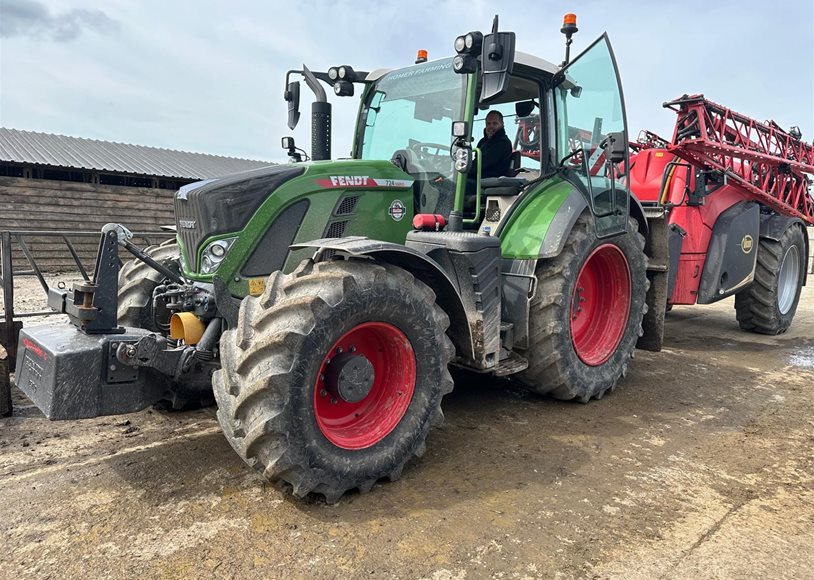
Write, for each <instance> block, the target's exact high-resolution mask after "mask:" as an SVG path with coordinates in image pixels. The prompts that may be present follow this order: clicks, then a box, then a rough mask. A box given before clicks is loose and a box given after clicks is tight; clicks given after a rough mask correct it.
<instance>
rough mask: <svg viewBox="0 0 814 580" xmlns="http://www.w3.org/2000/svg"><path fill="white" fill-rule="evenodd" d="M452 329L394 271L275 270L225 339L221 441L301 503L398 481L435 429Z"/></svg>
mask: <svg viewBox="0 0 814 580" xmlns="http://www.w3.org/2000/svg"><path fill="white" fill-rule="evenodd" d="M448 326H449V318H448V317H447V315H446V313H445V312H444V311H443V310H442V309H441V308H440V307H439V306H438V305H437V304H436V303H435V294H434V293H433V291H432V290H431V289H430V288H429V287H428V286H426V285H425V284H423V283H422V282H420V281H419V280H416V279H415V278H414V277H413V276H412V275H411V274H409V273H408V272H406V271H405V270H402V269H400V268H397V267H394V266H390V265H387V264H377V263H374V262H369V261H366V260H365V261H362V260H359V261H357V260H347V261H345V260H337V261H328V262H320V263H316V264H315V263H313V262H312V261H310V260H309V261H305V262H303V263H302V264H301V265H300V266H299V267H298V268H297V270H296V271H294V272H293V273H291V274H283V273H281V272H275V273H274V274H272V275H271V277H270V278H269V279H268V282H267V285H266V290H265V292H264V293H263V294H262V295H261V296H259V297H251V296H249V297H247V298H245V299H244V300H243V302H242V304H241V307H240V315H239V318H238V325H237V328H236V329H234V330H229V331H227V332H225V333H224V335H223V337H222V338H221V361H222V369H221V370H220V371H217V372H216V373H215V376H214V391H215V398H216V399H217V402H218V421H219V422H220V424H221V427H222V428H223V432H224V435H225V436H226V439H227V440H228V441H229V443H230V444H231V445H232V447H233V448H234V449H235V451H237V453H238V454H239V455H240V456H241V457H242V458H243V460H244V461H245V462H246V463H248V464H249V465H251V466H252V467H254V468H255V469H256V470H257V471H259V472H260V473H262V474H263V477H265V478H266V479H268V480H270V481H272V482H286V483H288V484H290V485H291V487H292V489H293V493H294V495H296V496H298V497H304V496H306V495H308V494H309V493H315V494H322V495H324V496H325V499H326V501H327V502H328V503H335V502H336V501H338V500H339V498H340V497H341V496H342V495H343V494H344V493H345V492H346V491H348V490H352V489H359V491H360V492H367V491H369V490H370V488H371V487H372V486H373V484H374V483H376V482H377V481H378V480H379V479H382V478H388V479H390V480H391V481H392V480H395V479H397V478H398V477H399V476H400V475H401V472H402V468H403V467H404V465H405V463H406V462H407V461H408V460H410V459H411V458H412V457H413V456H417V457H421V456H422V455H423V454H424V451H425V439H426V437H427V433H428V431H429V429H430V427H431V426H434V425H439V424H440V423H441V422H442V421H443V413H442V411H441V399H442V398H443V397H444V395H446V394H447V393H449V392H451V391H452V386H453V383H452V377H451V375H450V373H449V370H448V368H447V366H448V364H449V362H450V361H451V360H452V358H453V356H454V347H453V345H452V342H451V341H450V339H449V338H448V337H447V336H446V329H447V327H448ZM332 364H333V366H331V365H332ZM340 365H341V366H340ZM346 371H349V373H347V374H343V373H346ZM342 377H344V379H343V378H342ZM349 377H352V378H349ZM343 381H344V382H343ZM360 385H361V387H360ZM349 387H352V388H357V387H360V388H361V391H352V390H351V391H350V394H348V393H349V391H348V390H347V388H349ZM343 389H345V390H343ZM354 393H355V394H354Z"/></svg>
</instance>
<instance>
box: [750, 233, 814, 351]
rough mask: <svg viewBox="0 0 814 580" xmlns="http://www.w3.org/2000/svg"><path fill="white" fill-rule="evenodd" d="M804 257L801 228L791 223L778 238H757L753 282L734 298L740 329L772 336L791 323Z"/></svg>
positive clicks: (783, 330) (804, 264)
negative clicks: (758, 239)
mask: <svg viewBox="0 0 814 580" xmlns="http://www.w3.org/2000/svg"><path fill="white" fill-rule="evenodd" d="M807 260H808V258H807V256H806V242H805V234H804V232H803V229H802V227H800V226H798V225H797V224H792V225H791V226H790V227H789V228H787V229H786V231H785V232H783V235H782V236H780V239H779V240H777V241H775V240H770V239H768V238H760V243H759V244H758V250H757V264H756V266H755V280H754V282H752V285H751V286H749V288H747V289H746V290H743V291H742V292H739V293H737V294H736V295H735V314H736V317H737V319H738V325H739V326H740V327H741V329H742V330H746V331H749V332H756V333H759V334H770V335H776V334H781V333H783V332H786V331H787V330H788V328H789V326H791V322H792V320H794V314H795V313H796V312H797V304H798V303H799V301H800V292H801V290H802V288H803V278H804V277H805V268H806V262H807Z"/></svg>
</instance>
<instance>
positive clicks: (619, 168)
mask: <svg viewBox="0 0 814 580" xmlns="http://www.w3.org/2000/svg"><path fill="white" fill-rule="evenodd" d="M553 86H554V89H553V90H554V99H555V109H556V113H555V114H556V116H557V123H556V125H557V158H558V161H559V164H560V167H561V169H562V170H563V173H564V174H565V175H566V176H567V178H568V179H569V180H570V181H572V182H574V183H575V184H576V185H578V186H579V187H580V189H581V190H582V191H583V193H584V194H585V195H586V196H587V198H588V201H589V205H590V208H591V211H592V212H593V214H594V221H595V226H596V233H597V236H599V237H601V238H604V237H609V236H613V235H616V234H620V233H623V232H625V231H626V228H627V219H628V211H629V203H630V197H629V191H628V188H627V183H628V179H627V171H628V169H627V168H628V166H629V165H628V161H629V159H628V146H627V140H628V138H627V135H628V133H627V118H626V115H625V103H624V96H623V94H622V83H621V80H620V78H619V70H618V69H617V67H616V59H615V57H614V55H613V49H612V48H611V45H610V41H609V40H608V35H607V34H603V35H602V36H600V37H599V38H598V39H596V40H595V41H594V42H593V44H591V45H590V46H589V47H588V48H587V49H586V50H585V51H584V52H582V53H581V54H580V55H579V56H578V57H576V58H575V59H574V60H572V61H571V62H570V63H569V64H568V66H566V67H565V68H564V69H563V70H561V71H560V72H559V73H557V74H556V75H555V77H554V80H553ZM610 139H615V140H617V143H616V147H615V148H616V150H617V152H618V151H619V149H623V150H624V160H623V161H619V159H618V158H617V159H616V161H615V162H612V161H611V159H609V157H610V155H609V154H608V152H609V148H608V145H609V142H610ZM620 139H621V140H623V142H621V143H620V142H618V140H620ZM617 155H618V153H617Z"/></svg>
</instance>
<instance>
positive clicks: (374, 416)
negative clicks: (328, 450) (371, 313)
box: [314, 322, 416, 449]
mask: <svg viewBox="0 0 814 580" xmlns="http://www.w3.org/2000/svg"><path fill="white" fill-rule="evenodd" d="M342 353H345V355H347V354H348V353H353V355H354V356H357V357H364V358H365V359H367V361H368V362H369V364H370V366H372V371H373V384H372V386H371V387H370V391H369V393H367V395H366V396H365V397H364V398H363V399H362V400H360V401H358V402H348V401H346V400H345V399H343V398H342V396H340V394H339V393H338V392H337V389H336V386H335V384H332V382H331V378H330V377H331V375H330V364H331V360H332V359H335V358H336V357H337V356H338V355H341V354H342ZM357 360H361V359H357ZM363 362H364V361H363ZM368 362H364V364H365V365H367V364H368ZM368 368H369V367H368ZM415 369H416V365H415V353H414V352H413V347H412V345H411V344H410V341H409V340H408V339H407V337H406V336H405V335H404V333H403V332H401V331H400V330H399V329H398V328H396V327H395V326H393V325H391V324H387V323H385V322H366V323H364V324H360V325H359V326H356V327H354V328H353V329H351V330H350V331H348V332H346V333H345V334H343V335H342V336H341V337H340V338H339V340H337V341H336V342H335V343H334V344H333V346H331V348H330V349H329V351H328V354H327V355H325V357H324V358H323V359H322V363H321V364H320V366H319V372H318V373H317V379H316V382H315V384H314V415H315V416H316V420H317V425H319V429H320V431H322V434H323V435H325V437H326V438H327V439H328V441H330V442H331V443H333V444H334V445H336V446H337V447H341V448H343V449H364V448H366V447H371V446H372V445H375V444H376V443H378V442H379V441H381V440H382V439H384V438H385V437H387V435H388V434H389V433H390V432H391V431H392V430H393V429H395V427H396V425H398V424H399V422H400V421H401V419H402V418H403V417H404V414H405V413H406V412H407V407H409V406H410V401H411V400H412V398H413V392H414V390H415V377H416V370H415Z"/></svg>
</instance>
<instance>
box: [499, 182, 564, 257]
mask: <svg viewBox="0 0 814 580" xmlns="http://www.w3.org/2000/svg"><path fill="white" fill-rule="evenodd" d="M573 191H574V186H573V185H572V184H571V183H569V182H568V181H565V180H564V179H562V178H561V177H552V178H551V179H547V180H546V181H544V182H543V183H542V184H541V185H539V186H538V187H536V188H535V189H534V190H533V191H531V192H529V193H527V194H526V196H525V199H523V200H522V201H521V202H520V206H519V207H518V208H517V209H515V210H514V211H513V212H512V215H511V216H510V217H509V220H508V221H507V222H506V225H505V226H503V228H502V229H501V232H500V251H501V254H502V255H503V257H504V258H509V259H514V260H526V259H537V258H538V257H539V256H540V248H541V246H542V244H543V239H544V238H545V235H546V233H547V232H548V228H549V226H550V225H551V221H552V220H553V219H554V217H555V216H556V215H557V212H559V211H560V208H561V207H562V205H563V203H565V201H566V200H567V199H568V196H569V195H571V192H573Z"/></svg>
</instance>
